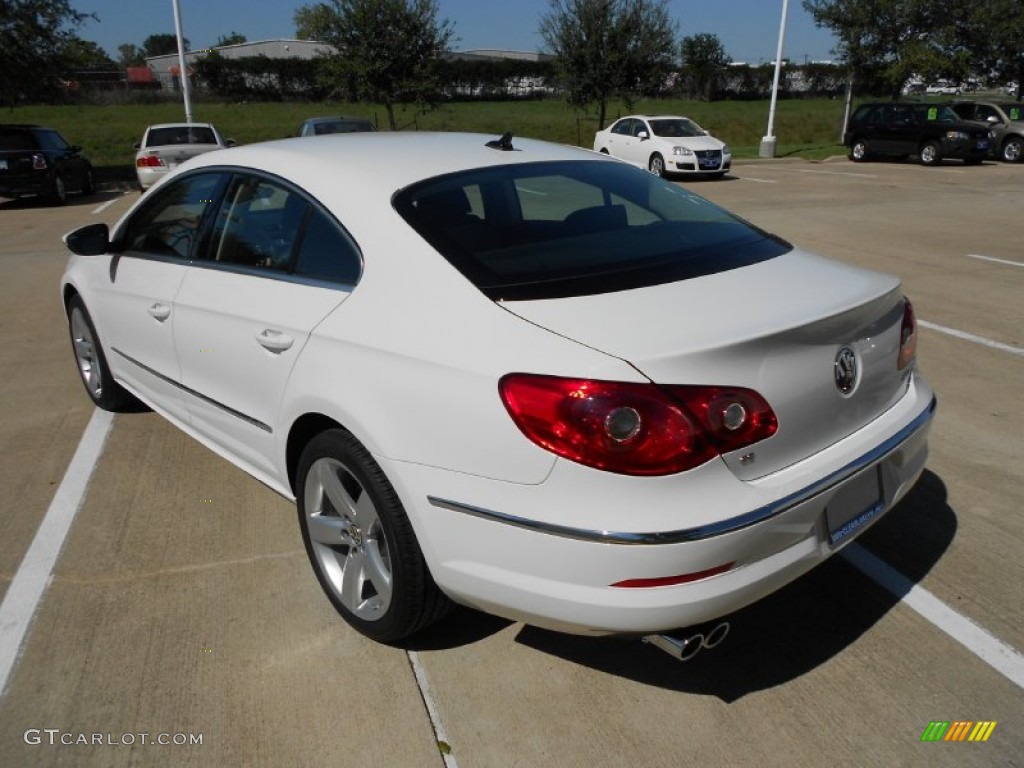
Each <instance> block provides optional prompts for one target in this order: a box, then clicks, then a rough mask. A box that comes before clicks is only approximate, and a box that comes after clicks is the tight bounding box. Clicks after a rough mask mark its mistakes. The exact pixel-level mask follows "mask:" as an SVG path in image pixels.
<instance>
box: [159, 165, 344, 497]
mask: <svg viewBox="0 0 1024 768" xmlns="http://www.w3.org/2000/svg"><path fill="white" fill-rule="evenodd" d="M360 265H361V261H360V256H359V253H358V251H357V250H356V247H355V245H354V244H353V242H352V241H351V239H350V238H348V236H347V235H346V234H345V233H344V230H342V229H341V228H340V226H339V225H338V224H337V222H335V221H334V220H333V219H331V217H330V216H329V215H328V214H327V213H326V212H325V211H324V210H323V209H322V208H320V207H319V205H317V204H316V203H315V202H314V201H312V200H310V199H309V198H307V197H306V196H305V195H304V194H303V193H302V192H301V191H300V190H297V189H295V188H294V187H291V186H288V185H285V184H284V183H283V182H280V181H278V180H275V179H269V178H265V177H262V176H260V175H258V174H255V173H237V174H235V175H234V176H233V177H232V179H231V181H230V183H229V184H228V186H227V189H226V192H225V194H224V196H223V201H222V203H221V205H220V206H219V208H218V210H217V212H216V214H214V216H213V218H212V223H211V227H210V235H209V238H208V242H207V243H206V244H205V245H204V249H203V253H202V258H200V259H198V260H197V261H196V262H195V264H194V265H193V266H192V267H191V268H190V269H189V270H188V273H187V274H186V276H185V278H184V280H183V282H182V284H181V288H180V289H179V291H178V295H177V298H176V300H175V303H174V305H175V306H174V310H175V325H174V334H175V346H176V349H177V352H178V357H179V360H180V362H181V375H182V382H183V384H184V386H185V387H186V401H187V406H188V410H189V415H190V418H191V424H192V427H193V429H195V430H196V431H197V432H198V433H199V434H200V435H202V436H204V437H206V438H207V439H208V440H210V441H211V442H212V443H213V444H214V445H215V446H219V447H221V448H222V449H223V450H225V451H226V452H227V453H228V454H229V455H231V456H232V457H236V458H237V459H238V460H239V461H240V462H241V463H243V464H244V465H246V467H247V468H248V469H250V470H251V471H253V472H254V473H255V474H256V475H257V476H264V477H267V476H270V477H274V476H275V469H274V466H275V464H274V459H275V445H276V443H277V440H278V437H279V434H278V433H279V431H280V426H281V425H279V424H278V423H277V417H278V413H279V411H280V408H281V401H282V397H283V394H284V390H285V386H286V384H287V382H288V377H289V375H290V373H291V371H292V368H293V367H294V365H295V361H296V359H297V358H298V356H299V355H300V354H301V352H302V349H303V347H304V346H305V344H306V341H307V340H308V339H309V336H310V334H311V333H312V331H313V329H314V328H315V327H316V326H317V324H318V323H320V321H321V320H323V319H324V318H325V317H326V316H327V315H328V314H329V313H330V312H331V311H332V310H334V308H335V307H337V306H338V305H340V304H341V303H342V302H343V301H344V300H345V299H346V298H347V297H348V295H349V293H350V291H351V290H352V287H353V285H354V284H355V282H356V281H357V279H358V275H359V273H360V269H361V267H360Z"/></svg>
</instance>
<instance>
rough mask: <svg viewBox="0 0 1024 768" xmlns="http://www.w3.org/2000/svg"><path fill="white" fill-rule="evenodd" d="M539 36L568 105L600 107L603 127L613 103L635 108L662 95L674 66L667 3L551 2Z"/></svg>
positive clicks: (642, 0)
mask: <svg viewBox="0 0 1024 768" xmlns="http://www.w3.org/2000/svg"><path fill="white" fill-rule="evenodd" d="M540 34H541V37H542V38H543V40H544V42H545V43H546V45H547V46H548V50H550V51H551V52H552V53H553V54H554V55H555V67H556V71H557V73H558V76H559V79H560V80H561V82H562V84H563V86H564V88H565V89H566V93H567V99H568V101H569V103H570V104H571V105H572V106H574V107H578V108H581V109H582V108H584V107H586V106H587V105H589V104H594V103H596V104H597V108H598V124H599V125H598V127H599V128H604V124H605V120H606V118H607V113H608V102H609V101H610V100H611V99H613V98H618V99H622V100H623V101H624V102H625V104H626V105H627V107H628V108H630V109H631V108H632V105H633V101H634V99H635V97H636V96H638V95H655V94H657V93H659V92H661V91H662V90H663V89H664V87H665V84H666V82H667V81H668V78H669V76H670V75H671V73H672V71H673V69H674V68H675V64H676V61H675V60H676V40H675V25H674V24H673V23H672V22H671V20H670V19H669V15H668V10H667V8H666V5H665V2H664V0H551V6H550V9H549V10H548V12H547V13H546V14H545V15H544V16H542V17H541V21H540Z"/></svg>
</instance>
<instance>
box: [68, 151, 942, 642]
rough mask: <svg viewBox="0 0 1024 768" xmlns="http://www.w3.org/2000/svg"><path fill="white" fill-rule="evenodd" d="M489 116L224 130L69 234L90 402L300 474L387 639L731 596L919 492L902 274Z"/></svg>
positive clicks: (660, 622) (343, 592) (333, 567)
mask: <svg viewBox="0 0 1024 768" xmlns="http://www.w3.org/2000/svg"><path fill="white" fill-rule="evenodd" d="M489 138H490V137H486V136H480V135H475V134H455V133H414V134H400V133H399V134H393V133H380V134H376V133H363V134H355V135H351V136H344V137H341V136H334V137H331V136H327V137H324V138H322V139H317V140H316V141H310V140H309V139H300V138H292V139H286V140H282V141H276V142H270V143H266V144H253V145H249V146H245V147H240V148H237V149H232V150H230V151H219V152H210V153H207V154H204V155H201V156H199V157H196V158H194V159H193V160H191V161H189V162H188V163H186V164H185V165H183V166H181V167H179V168H178V169H176V170H175V171H172V172H171V175H170V176H169V177H168V178H167V179H166V180H165V181H163V182H162V183H161V184H160V186H159V187H157V188H155V189H154V190H152V191H151V192H149V193H147V194H146V195H145V196H143V197H142V198H141V199H140V200H139V201H137V202H136V204H135V205H134V206H133V207H132V208H131V209H130V210H129V211H128V212H127V213H126V214H125V215H124V216H123V217H122V218H121V220H120V221H119V222H118V223H117V224H116V225H115V226H114V227H113V229H112V230H108V228H107V225H106V224H103V223H96V224H91V225H89V226H86V227H83V228H81V229H79V230H76V231H75V232H72V233H70V234H68V235H67V236H66V237H65V242H66V244H67V246H68V248H69V249H70V250H71V252H72V253H73V255H72V257H71V258H70V261H69V263H68V266H67V269H66V271H65V273H64V276H63V279H62V282H61V290H62V294H63V299H64V305H65V307H66V310H67V318H68V324H69V329H70V334H71V341H72V344H71V348H72V352H73V355H74V360H75V365H76V367H77V370H78V372H79V373H80V376H81V379H82V382H83V384H84V385H85V389H86V392H87V393H88V395H89V397H90V398H91V399H92V401H93V402H94V403H95V404H96V405H97V406H99V407H101V408H106V409H111V410H116V409H118V408H122V407H124V406H126V405H127V404H128V403H129V402H130V400H131V398H132V397H137V398H138V399H140V400H142V401H143V402H145V403H148V404H149V405H150V406H152V407H153V408H154V409H155V410H156V411H157V412H158V413H160V414H161V415H163V416H165V417H166V418H168V419H169V420H170V421H171V422H173V423H174V424H176V425H178V426H179V427H181V428H182V429H184V430H185V431H186V432H188V434H190V435H192V436H194V437H196V438H197V439H198V440H200V441H201V442H202V443H204V444H205V445H207V446H209V447H211V448H212V449H213V450H214V451H215V452H216V453H217V454H219V455H220V456H223V457H225V458H227V459H228V460H229V461H231V462H232V463H234V464H235V465H237V466H238V467H240V468H242V469H244V470H245V471H247V472H248V473H250V474H251V475H252V476H253V477H255V478H257V479H259V480H261V481H262V482H263V483H265V484H266V485H268V486H269V487H270V488H272V489H274V490H276V491H277V492H279V493H280V494H282V495H283V496H285V497H287V498H289V499H295V500H296V503H297V508H298V518H299V524H300V527H301V531H302V536H303V539H304V542H305V546H306V550H307V553H308V555H309V559H310V562H311V564H312V568H313V571H314V572H315V574H316V576H317V578H318V580H319V582H320V584H321V586H322V587H323V589H324V591H325V593H326V594H327V596H328V597H329V599H330V601H331V602H332V603H333V605H334V606H335V607H336V608H337V610H338V611H339V612H340V614H341V615H342V616H343V617H344V619H346V620H347V621H348V622H349V623H350V624H351V625H352V626H354V627H355V628H356V629H357V630H359V631H360V632H362V633H364V634H366V635H367V636H369V637H372V638H376V639H378V640H381V641H389V642H390V641H397V640H399V639H401V638H403V637H406V636H408V635H410V634H411V633H414V632H416V631H417V630H419V629H421V628H423V627H425V626H426V625H427V624H429V623H431V622H433V621H435V620H436V619H438V618H439V617H441V616H442V615H443V614H444V613H445V612H446V610H447V607H448V606H449V605H450V604H451V602H456V603H462V604H465V605H469V606H473V607H475V608H479V609H482V610H485V611H490V612H493V613H496V614H499V615H502V616H506V617H510V618H514V619H520V620H523V621H527V622H530V623H532V624H536V625H540V626H543V627H549V628H553V629H558V630H564V631H570V632H577V633H586V634H601V633H647V632H659V631H663V630H669V629H672V628H676V627H685V626H690V625H694V624H698V623H700V622H705V621H709V620H712V619H717V618H718V617H721V616H723V615H726V614H728V613H730V612H732V611H734V610H736V609H738V608H741V607H742V606H744V605H747V604H748V603H751V602H753V601H755V600H758V599H760V598H761V597H763V596H764V595H766V594H768V593H770V592H772V591H774V590H776V589H778V588H779V587H781V586H782V585H784V584H786V583H787V582H790V581H791V580H793V579H795V578H797V577H798V576H799V575H801V574H802V573H805V572H806V571H808V570H809V569H811V568H812V567H814V566H815V565H817V564H818V563H821V562H822V561H824V560H826V559H827V558H828V557H829V556H830V555H832V554H833V553H835V552H836V551H838V550H840V549H842V548H843V547H844V546H845V545H846V544H848V543H849V542H850V541H852V540H853V539H855V538H856V537H857V536H858V535H859V534H860V533H861V532H863V531H864V530H865V529H867V528H868V527H869V526H870V525H871V524H872V523H873V522H875V521H876V520H877V519H878V518H879V517H880V516H882V515H883V514H884V513H885V512H886V511H887V510H889V509H891V508H892V506H893V505H894V504H896V503H897V502H898V501H899V500H900V498H902V497H903V496H904V495H905V494H906V493H907V492H908V491H909V490H910V488H911V487H912V486H913V484H914V482H915V480H916V478H917V477H918V475H919V474H920V473H921V471H922V469H923V467H924V463H925V458H926V454H927V446H926V433H927V431H928V429H929V425H930V422H931V419H932V414H933V411H934V409H935V400H934V397H933V394H932V391H931V389H930V388H929V386H928V384H927V383H926V382H925V380H924V379H923V378H922V376H921V374H920V373H919V372H918V370H917V367H916V364H915V362H914V361H915V347H916V340H917V331H916V321H915V319H914V312H913V309H912V307H911V305H910V303H909V302H908V301H907V300H906V299H905V298H904V296H903V293H902V290H901V287H900V281H899V280H898V279H897V278H896V277H893V276H890V275H884V274H879V273H876V272H872V271H868V270H865V269H861V268H859V267H855V266H851V265H848V264H842V263H839V262H835V261H830V260H827V259H825V258H823V257H820V256H816V255H812V254H810V253H807V252H805V251H803V250H800V249H799V248H797V247H794V246H792V245H790V244H789V243H787V242H786V241H784V240H782V239H781V238H779V237H777V236H774V235H771V234H768V233H767V232H764V231H762V230H760V229H757V228H756V227H754V226H753V225H751V224H748V223H746V222H744V221H743V220H741V219H739V218H737V217H735V216H733V215H731V214H729V213H727V212H726V211H724V210H722V209H721V208H719V207H718V206H716V205H714V204H712V203H710V202H708V201H707V200H704V199H702V198H700V197H699V196H697V195H695V194H693V193H692V192H690V191H689V190H685V189H683V188H681V187H679V186H678V185H675V184H672V183H669V182H668V181H665V180H663V179H660V178H658V177H656V176H655V175H653V174H651V173H648V172H646V171H643V170H639V169H637V168H634V167H631V166H630V165H628V164H626V163H623V162H620V161H617V160H613V159H611V158H608V157H604V156H602V155H600V154H597V153H594V152H590V151H585V150H581V149H578V148H573V147H566V146H561V145H556V144H549V143H546V142H541V141H535V140H528V139H513V138H512V137H511V136H509V135H506V136H504V137H502V138H501V139H498V140H489ZM339 179H341V180H342V182H341V183H339ZM166 471H171V472H173V471H175V468H174V465H173V464H169V465H168V466H167V467H166ZM236 501H237V502H238V503H239V504H243V503H244V501H242V500H236ZM235 511H236V512H237V513H238V514H239V515H244V512H245V510H244V509H243V508H242V507H241V506H239V508H238V509H237V510H235ZM182 513H183V514H184V512H182ZM721 626H722V625H721V624H719V625H718V626H716V628H715V630H716V632H717V634H714V637H716V638H720V636H721V634H722V630H721V629H720V627H721ZM699 634H700V633H698V635H699ZM696 636H697V635H694V637H696Z"/></svg>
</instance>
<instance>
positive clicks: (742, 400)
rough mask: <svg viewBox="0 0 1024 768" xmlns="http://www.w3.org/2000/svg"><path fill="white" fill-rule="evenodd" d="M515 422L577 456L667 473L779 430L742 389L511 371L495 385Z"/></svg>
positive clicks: (600, 464)
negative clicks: (642, 382) (641, 382)
mask: <svg viewBox="0 0 1024 768" xmlns="http://www.w3.org/2000/svg"><path fill="white" fill-rule="evenodd" d="M498 390H499V393H500V394H501V399H502V402H503V403H504V404H505V408H506V409H507V410H508V412H509V414H510V415H511V417H512V420H513V421H514V422H515V423H516V426H518V427H519V429H520V430H521V431H522V432H523V434H524V435H526V436H527V437H528V438H529V439H530V440H532V441H533V442H534V443H536V444H537V445H539V446H541V447H542V448H545V449H546V450H549V451H551V452H552V453H554V454H557V455H558V456H563V457H565V458H567V459H571V460H572V461H576V462H579V463H580V464H585V465H586V466H588V467H595V468H596V469H602V470H606V471H609V472H617V473H620V474H624V475H669V474H673V473H675V472H682V471H684V470H687V469H692V468H693V467H696V466H699V465H701V464H703V463H704V462H706V461H709V460H710V459H713V458H714V457H715V456H718V455H719V454H720V453H725V452H727V451H733V450H736V449H737V448H741V447H743V446H746V445H749V444H750V443H753V442H757V441H758V440H763V439H764V438H766V437H771V436H772V435H773V434H775V431H776V429H777V428H778V423H777V421H776V418H775V414H774V413H773V412H772V409H771V407H770V406H769V405H768V403H767V402H765V400H764V398H762V397H761V396H760V395H759V394H757V393H756V392H754V391H752V390H749V389H741V388H737V387H711V386H670V387H660V386H658V385H655V384H638V383H632V382H616V381H595V380H592V379H571V378H562V377H558V376H542V375H537V374H528V373H510V374H508V375H506V376H504V377H502V379H501V381H500V382H499V384H498Z"/></svg>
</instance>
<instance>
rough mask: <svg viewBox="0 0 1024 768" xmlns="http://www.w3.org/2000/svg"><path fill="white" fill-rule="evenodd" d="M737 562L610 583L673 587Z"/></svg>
mask: <svg viewBox="0 0 1024 768" xmlns="http://www.w3.org/2000/svg"><path fill="white" fill-rule="evenodd" d="M735 565H736V563H734V562H733V563H725V564H724V565H719V566H715V567H714V568H708V569H707V570H706V571H697V572H696V573H684V574H681V575H679V576H661V577H659V578H656V579H626V580H625V581H617V582H615V583H614V584H609V585H608V586H611V587H623V588H625V589H648V588H650V587H671V586H674V585H676V584H689V583H690V582H691V581H700V580H701V579H709V578H711V577H712V576H717V575H718V574H720V573H725V572H726V571H731V570H732V569H733V567H735Z"/></svg>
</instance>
